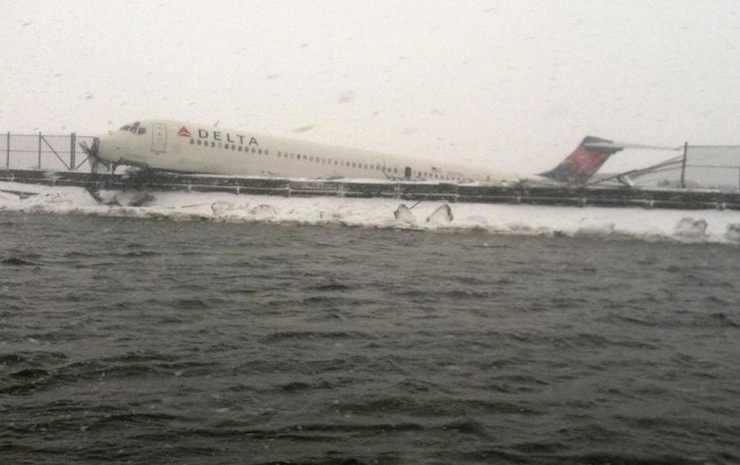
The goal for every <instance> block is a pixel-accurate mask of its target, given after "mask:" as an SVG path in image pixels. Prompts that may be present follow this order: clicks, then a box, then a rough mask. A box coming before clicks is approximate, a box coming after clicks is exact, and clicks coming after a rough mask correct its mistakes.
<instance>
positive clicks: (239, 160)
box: [80, 120, 647, 185]
mask: <svg viewBox="0 0 740 465" xmlns="http://www.w3.org/2000/svg"><path fill="white" fill-rule="evenodd" d="M80 145H81V146H82V148H83V150H84V151H85V152H86V153H87V154H88V156H89V158H90V159H91V161H92V163H91V164H92V165H93V170H95V169H96V166H97V165H98V164H100V163H102V164H103V165H105V166H110V167H112V168H113V170H115V167H116V166H118V165H130V166H135V167H139V168H142V169H144V170H151V171H166V172H171V173H184V174H200V175H204V174H205V175H226V176H240V177H254V176H261V177H280V178H312V179H340V178H351V179H381V180H394V181H403V180H406V181H437V182H445V181H446V182H475V181H478V182H484V183H498V184H505V183H519V182H523V181H536V182H546V183H553V182H554V183H558V184H567V185H585V184H586V183H587V182H588V180H589V179H590V178H591V177H592V176H593V175H594V174H595V173H596V172H597V171H598V170H599V168H601V166H602V165H603V164H604V163H605V162H606V160H607V159H608V158H609V157H610V156H611V155H613V154H614V153H617V152H619V151H620V150H622V149H624V148H627V147H635V145H630V144H619V143H614V142H612V141H609V140H606V139H601V138H598V137H592V136H588V137H586V138H584V139H583V141H581V143H580V144H579V145H578V147H577V148H576V149H575V150H574V151H573V152H572V153H571V154H570V155H569V156H568V157H567V158H565V159H564V160H563V161H562V162H561V163H560V164H559V165H558V166H556V167H555V168H553V169H552V170H550V171H546V172H544V173H540V174H538V175H533V176H529V177H526V178H522V177H520V176H517V175H513V174H507V173H503V172H499V171H497V170H495V169H492V168H491V167H490V166H479V165H473V164H467V163H461V162H460V163H458V162H439V161H431V160H424V159H417V158H412V157H404V156H398V155H390V154H383V153H378V152H372V151H368V150H358V149H350V148H344V147H338V146H332V145H324V144H319V143H315V142H307V141H300V140H294V139H289V138H283V137H275V136H268V135H261V134H253V133H250V132H245V131H239V130H230V129H221V128H218V127H215V126H205V125H198V124H192V123H187V122H182V121H172V120H140V121H135V122H132V123H129V124H125V125H124V126H122V127H121V128H120V129H119V130H117V131H109V132H108V133H107V134H105V135H101V136H99V137H96V138H94V139H93V144H92V147H89V146H87V145H86V144H80ZM636 147H647V146H636Z"/></svg>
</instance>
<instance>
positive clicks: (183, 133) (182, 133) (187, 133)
mask: <svg viewBox="0 0 740 465" xmlns="http://www.w3.org/2000/svg"><path fill="white" fill-rule="evenodd" d="M177 135H178V136H182V137H191V136H190V131H188V128H186V127H185V126H183V127H181V128H180V130H179V131H177Z"/></svg>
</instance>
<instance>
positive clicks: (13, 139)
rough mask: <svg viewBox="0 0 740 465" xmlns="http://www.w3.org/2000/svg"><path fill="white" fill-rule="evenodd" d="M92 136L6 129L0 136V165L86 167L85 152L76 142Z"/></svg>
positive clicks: (14, 166)
mask: <svg viewBox="0 0 740 465" xmlns="http://www.w3.org/2000/svg"><path fill="white" fill-rule="evenodd" d="M92 140H93V137H92V136H78V135H77V134H75V133H71V134H64V135H53V134H42V133H38V134H11V133H9V132H6V133H5V134H3V137H2V140H0V156H2V157H3V158H4V160H3V163H2V166H3V167H5V168H8V169H39V170H55V171H78V170H79V171H83V170H84V171H90V169H91V165H90V162H89V161H88V159H87V158H88V157H87V154H86V153H85V152H84V151H83V150H82V149H81V148H80V146H79V143H80V142H86V143H87V144H88V145H92Z"/></svg>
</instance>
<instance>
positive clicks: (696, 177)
mask: <svg viewBox="0 0 740 465" xmlns="http://www.w3.org/2000/svg"><path fill="white" fill-rule="evenodd" d="M92 139H93V137H92V136H78V135H77V134H75V133H71V134H65V135H49V134H42V133H38V134H11V133H9V132H6V133H5V134H3V137H2V140H0V156H4V158H5V159H4V163H3V164H2V166H3V167H5V168H7V169H38V170H54V171H87V172H89V171H90V170H91V164H90V162H89V160H88V157H87V154H86V153H85V152H84V151H83V150H82V149H81V148H80V146H79V144H80V143H81V142H86V143H87V144H88V145H92ZM657 167H658V168H657V169H656V170H648V171H646V172H645V174H643V179H648V178H649V177H650V173H651V172H653V177H654V178H655V180H653V182H652V183H651V184H655V185H661V183H663V185H670V186H680V187H702V188H717V189H723V190H728V189H729V190H738V189H740V145H689V144H688V143H687V144H686V145H685V147H684V153H683V158H682V159H677V160H676V162H675V163H670V164H666V165H665V166H663V165H657Z"/></svg>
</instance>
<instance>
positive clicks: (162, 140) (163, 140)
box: [152, 123, 167, 153]
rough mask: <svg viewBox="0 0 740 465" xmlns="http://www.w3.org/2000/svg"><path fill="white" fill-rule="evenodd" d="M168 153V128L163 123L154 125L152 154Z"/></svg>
mask: <svg viewBox="0 0 740 465" xmlns="http://www.w3.org/2000/svg"><path fill="white" fill-rule="evenodd" d="M166 151H167V126H166V125H164V124H162V123H153V124H152V152H154V153H164V152H166Z"/></svg>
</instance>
